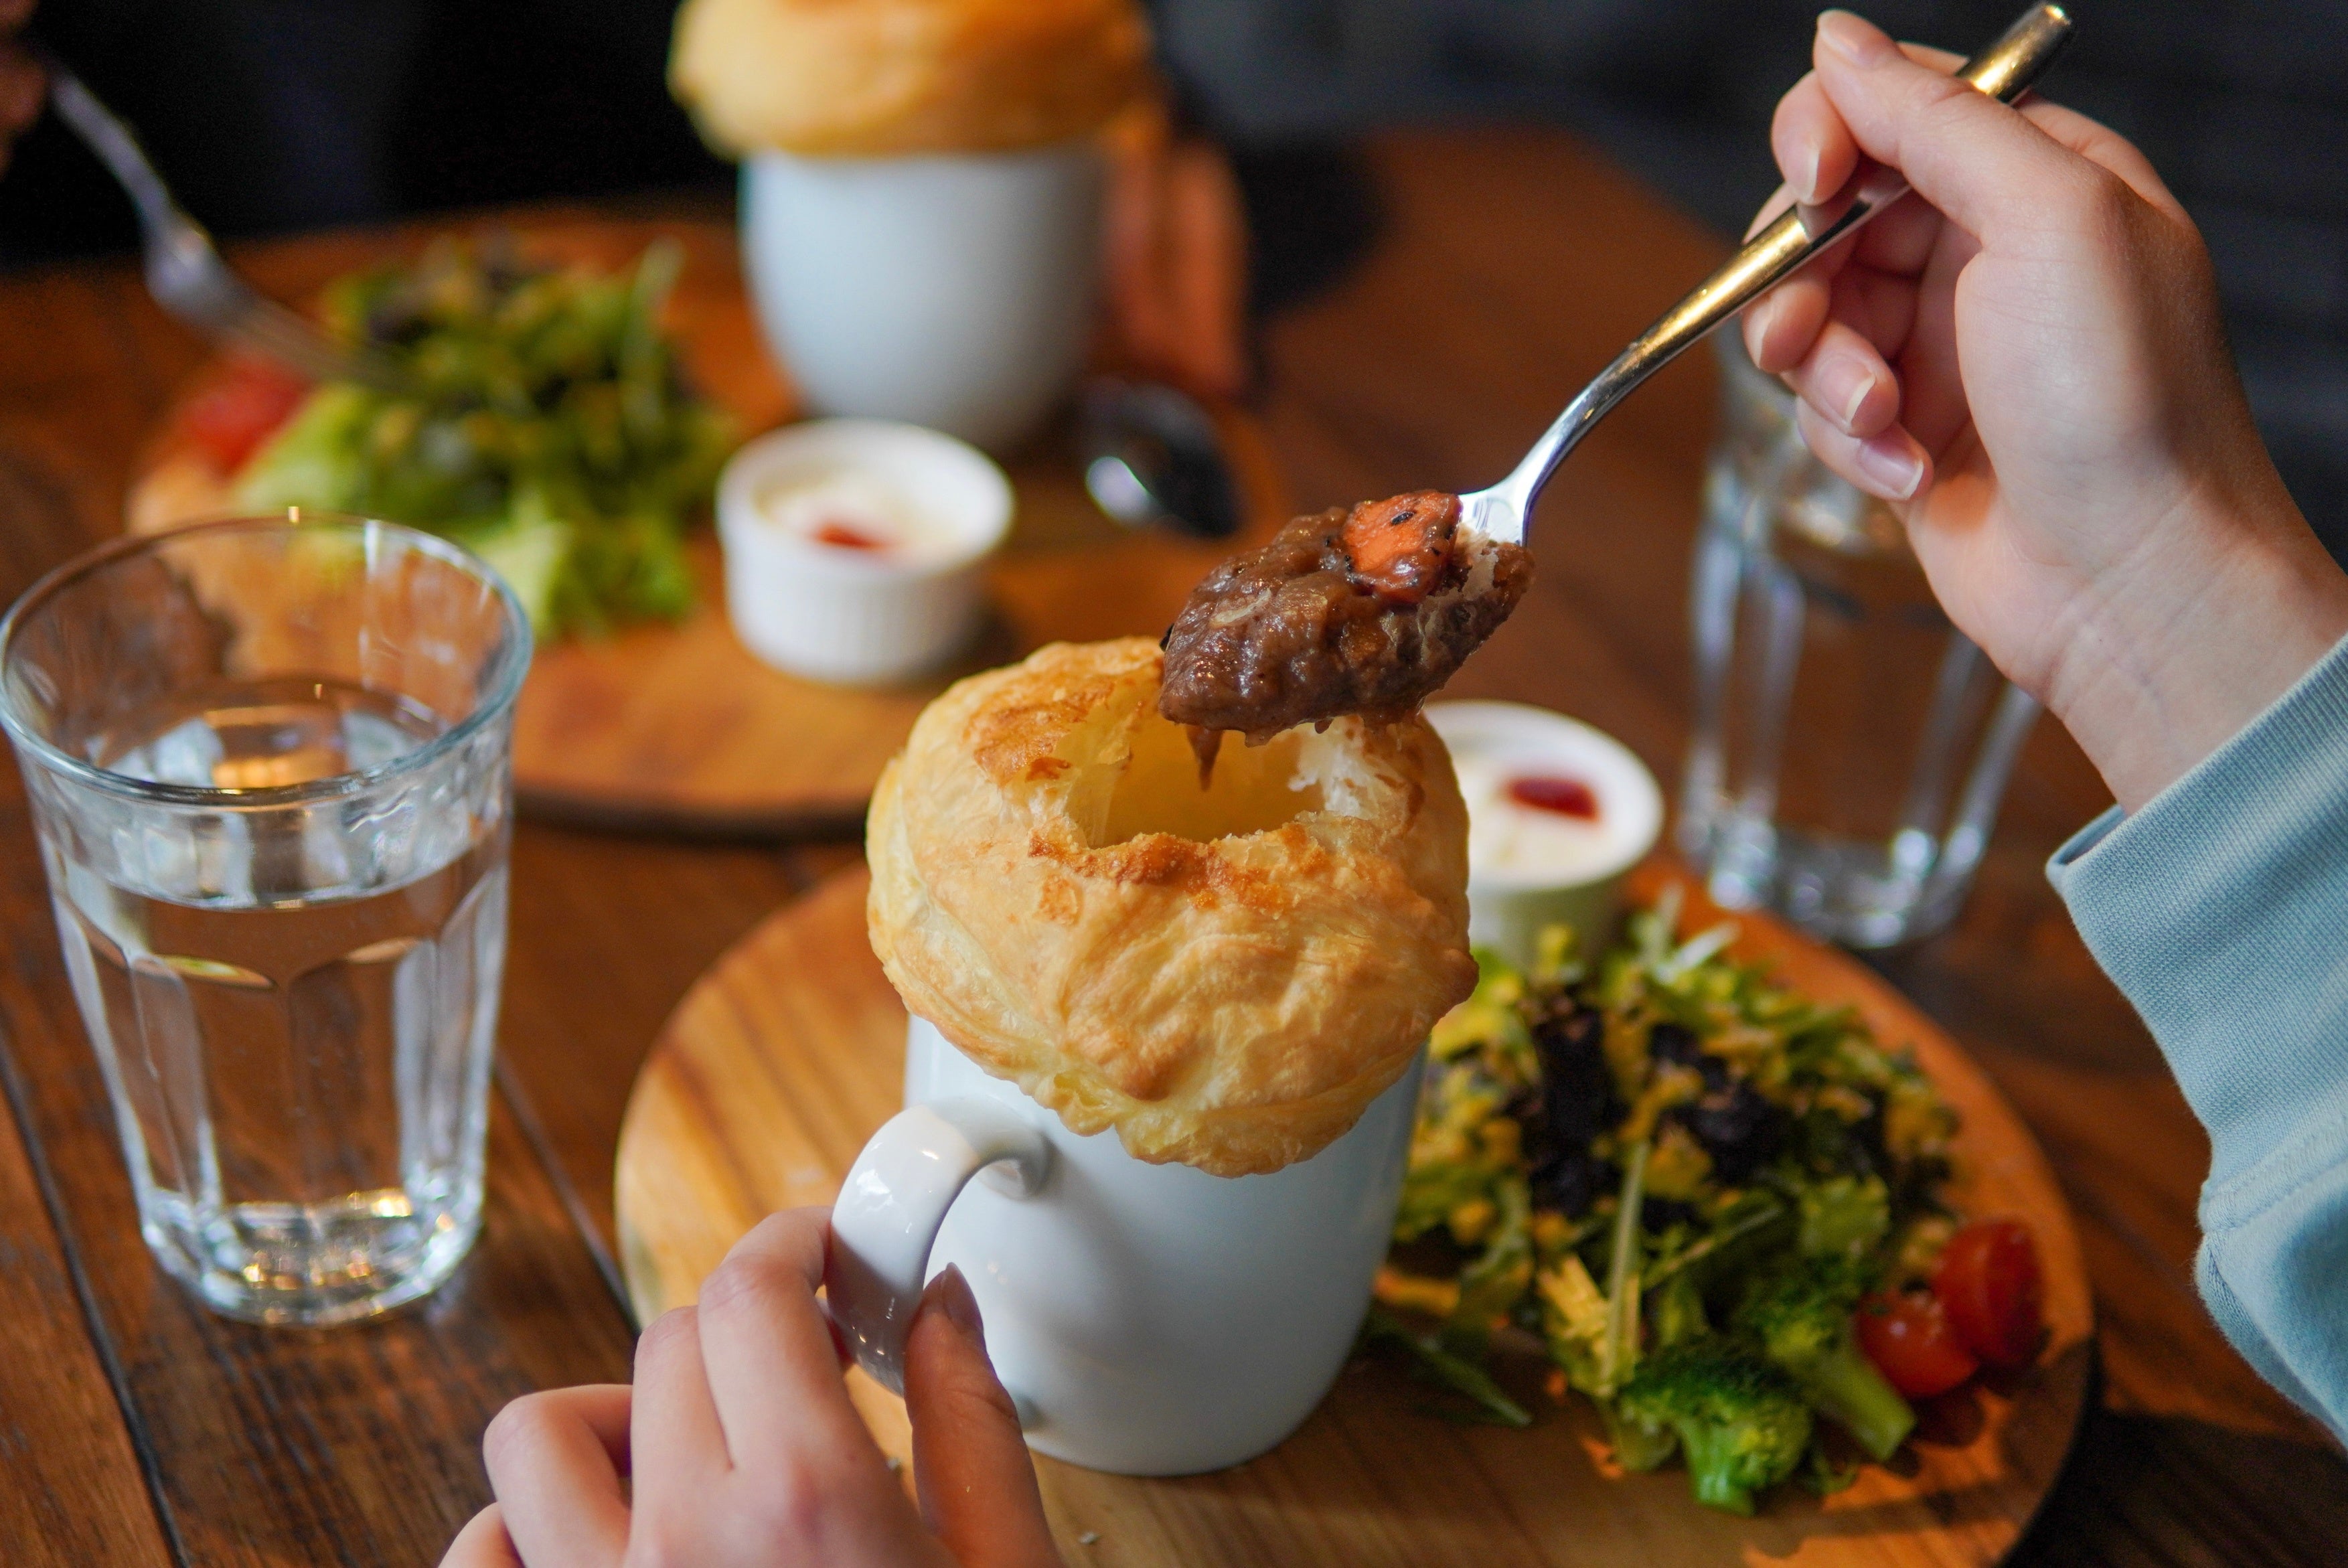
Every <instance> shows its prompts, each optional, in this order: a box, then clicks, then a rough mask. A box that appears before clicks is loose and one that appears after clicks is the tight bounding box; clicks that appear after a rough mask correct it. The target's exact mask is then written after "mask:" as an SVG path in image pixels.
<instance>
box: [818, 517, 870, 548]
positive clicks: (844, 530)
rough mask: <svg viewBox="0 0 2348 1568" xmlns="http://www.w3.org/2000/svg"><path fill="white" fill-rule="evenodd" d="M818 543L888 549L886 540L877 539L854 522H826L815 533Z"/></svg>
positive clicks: (844, 546)
mask: <svg viewBox="0 0 2348 1568" xmlns="http://www.w3.org/2000/svg"><path fill="white" fill-rule="evenodd" d="M813 537H814V539H815V542H817V543H818V544H830V545H836V546H838V547H839V549H842V550H886V549H888V548H889V543H888V542H887V541H886V540H882V539H876V538H874V537H873V536H872V535H871V534H869V533H867V532H865V531H863V530H862V529H860V528H858V527H857V526H856V525H855V524H853V523H847V522H839V521H831V522H826V523H824V524H823V525H822V526H820V527H819V528H818V529H817V530H816V531H815V533H814V535H813Z"/></svg>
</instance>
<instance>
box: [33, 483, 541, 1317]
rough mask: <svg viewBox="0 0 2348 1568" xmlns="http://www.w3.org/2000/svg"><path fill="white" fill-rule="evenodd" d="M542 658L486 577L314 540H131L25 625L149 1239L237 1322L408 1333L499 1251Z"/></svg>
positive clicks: (75, 954)
mask: <svg viewBox="0 0 2348 1568" xmlns="http://www.w3.org/2000/svg"><path fill="white" fill-rule="evenodd" d="M529 664H530V625H529V622H528V620H527V619H526V618H525V617H524V615H523V614H522V613H521V609H520V604H519V603H517V602H516V601H515V599H514V596H513V594H512V593H511V592H510V590H508V589H507V588H506V586H505V585H504V583H501V582H500V581H499V579H498V578H497V576H496V575H495V574H494V573H491V572H490V571H489V568H488V567H486V566H484V565H483V564H482V563H481V562H479V561H477V560H475V559H474V558H473V557H472V556H470V555H469V554H467V553H466V552H463V551H461V550H459V549H458V548H456V547H455V546H453V545H450V544H448V543H446V542H442V541H440V540H438V539H435V538H433V537H431V536H430V535H427V534H423V533H418V532H416V531H412V530H409V529H405V528H399V527H396V526H394V525H391V524H388V523H381V522H368V521H358V520H356V519H349V518H338V517H328V518H321V517H318V516H316V515H315V514H310V515H307V516H304V515H303V514H301V513H298V512H297V513H293V514H289V515H285V516H279V517H273V518H261V519H251V520H243V521H228V522H220V523H209V524H204V525H201V526H199V527H195V528H191V529H185V530H181V531H176V532H172V533H168V534H161V535H157V536H153V537H148V538H134V539H125V540H121V541H118V542H115V543H113V544H111V545H108V546H107V547H106V548H104V549H101V550H98V551H97V552H94V553H92V554H89V555H87V556H84V557H83V558H82V559H80V560H78V561H76V562H72V563H70V564H68V565H67V566H65V567H62V568H60V569H59V570H57V572H54V573H50V574H49V575H48V576H47V577H46V578H44V579H43V580H42V581H41V582H40V583H37V584H36V585H35V586H34V587H33V589H32V590H31V591H30V592H29V593H26V595H25V597H24V598H23V599H22V600H21V601H19V602H18V603H17V604H16V607H15V609H14V610H13V611H12V612H10V614H9V615H8V618H7V621H6V622H5V624H0V722H5V725H6V727H7V730H8V735H9V738H10V739H11V740H12V741H13V742H14V743H15V748H16V757H17V761H18V765H19V766H20V767H21V768H22V769H23V771H24V775H25V782H26V789H27V791H28V792H29V794H30V797H31V800H32V807H33V819H34V822H35V826H36V830H37V831H38V833H39V836H40V842H41V851H42V856H43V860H44V862H45V864H46V868H47V872H48V881H49V892H50V896H51V899H52V902H53V903H55V905H56V910H57V929H58V933H59V934H60V936H61V938H62V939H63V943H64V947H65V957H66V965H67V971H68V972H69V973H70V975H71V976H72V980H73V987H74V994H75V996H76V998H77V1000H78V1001H79V1003H80V1005H81V1013H82V1019H83V1022H84V1024H85V1025H86V1026H88V1030H89V1036H90V1042H91V1044H92V1046H93V1047H95V1048H96V1050H97V1054H98V1063H99V1066H100V1067H101V1068H102V1069H103V1070H104V1073H105V1077H106V1083H107V1088H108V1091H109V1092H110V1093H111V1095H112V1097H113V1100H114V1110H115V1116H116V1119H117V1122H118V1128H119V1131H120V1134H121V1138H122V1149H123V1155H124V1158H125V1159H126V1160H127V1161H128V1162H129V1169H130V1181H131V1185H132V1187H133V1189H134V1190H135V1191H136V1193H137V1197H138V1202H139V1225H140V1228H141V1229H142V1231H143V1232H144V1233H145V1235H146V1238H147V1243H148V1245H149V1247H151V1248H152V1249H153V1250H154V1253H155V1255H156V1257H157V1258H158V1259H159V1260H160V1262H161V1263H162V1265H163V1267H164V1268H165V1269H166V1270H167V1271H169V1272H170V1274H172V1275H173V1276H175V1277H176V1278H178V1279H180V1281H181V1282H183V1283H184V1284H187V1285H188V1287H189V1288H190V1289H191V1290H193V1291H194V1292H195V1293H196V1294H197V1295H199V1296H201V1298H202V1299H203V1300H204V1301H205V1302H206V1303H208V1304H209V1305H211V1306H212V1307H213V1308H215V1309H216V1310H218V1311H220V1312H222V1313H225V1314H227V1315H230V1316H232V1317H240V1318H244V1319H247V1320H250V1321H253V1322H259V1323H277V1324H308V1325H319V1324H329V1323H338V1322H344V1321H346V1320H349V1319H352V1318H356V1317H362V1316H366V1315H369V1314H373V1313H377V1312H382V1311H385V1310H386V1309H387V1308H390V1307H393V1306H396V1305H399V1304H400V1303H402V1302H405V1301H411V1300H413V1299H415V1298H416V1297H417V1296H420V1295H424V1294H425V1293H426V1292H427V1291H430V1290H431V1289H433V1288H434V1287H435V1286H436V1285H438V1284H440V1282H441V1281H443V1280H444V1279H446V1278H448V1274H450V1272H451V1271H453V1270H454V1269H455V1268H456V1266H457V1264H458V1261H459V1260H460V1259H461V1258H462V1257H463V1256H464V1254H465V1253H466V1251H467V1249H468V1248H469V1247H470V1246H471V1244H472V1242H473V1238H474V1236H475V1234H476V1233H478V1232H479V1227H480V1217H481V1191H482V1159H483V1151H484V1142H485V1134H486V1131H487V1128H488V1104H489V1100H488V1095H489V1056H490V1043H491V1039H492V1037H493V1035H494V1032H495V1028H496V1021H497V1011H498V985H499V975H500V972H501V970H502V968H503V965H504V957H505V934H506V851H507V844H508V840H509V835H510V820H511V816H512V805H511V801H512V785H511V778H510V769H509V765H508V754H509V749H510V739H511V733H512V717H513V703H514V696H515V693H516V692H517V691H518V690H519V689H520V685H521V678H522V675H523V673H524V672H525V670H526V669H527V668H528V666H529Z"/></svg>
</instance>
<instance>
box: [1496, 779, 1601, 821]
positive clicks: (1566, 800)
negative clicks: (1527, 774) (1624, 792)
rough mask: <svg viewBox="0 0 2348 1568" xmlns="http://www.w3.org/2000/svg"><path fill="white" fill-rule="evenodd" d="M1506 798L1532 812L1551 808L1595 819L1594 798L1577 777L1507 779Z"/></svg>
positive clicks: (1582, 817) (1562, 814)
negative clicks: (1507, 792)
mask: <svg viewBox="0 0 2348 1568" xmlns="http://www.w3.org/2000/svg"><path fill="white" fill-rule="evenodd" d="M1509 799H1511V800H1514V801H1515V802H1516V803H1517V804H1518V805H1519V806H1530V807H1531V808H1532V809H1533V810H1536V811H1555V812H1556V813H1557V814H1558V815H1559V816H1560V817H1579V818H1581V820H1583V821H1585V822H1594V821H1596V820H1598V797H1597V796H1596V795H1595V794H1594V793H1592V792H1591V788H1590V786H1589V785H1587V784H1584V783H1583V782H1582V781H1581V779H1509Z"/></svg>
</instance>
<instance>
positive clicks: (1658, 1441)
mask: <svg viewBox="0 0 2348 1568" xmlns="http://www.w3.org/2000/svg"><path fill="white" fill-rule="evenodd" d="M1598 1410H1599V1413H1600V1414H1601V1415H1602V1416H1604V1417H1605V1418H1606V1436H1607V1439H1608V1440H1609V1441H1610V1442H1612V1444H1613V1445H1614V1462H1615V1463H1616V1464H1618V1465H1621V1466H1622V1468H1623V1469H1624V1470H1636V1471H1640V1472H1644V1471H1647V1470H1661V1469H1662V1468H1663V1461H1664V1460H1668V1459H1670V1458H1671V1457H1672V1456H1673V1454H1675V1453H1677V1452H1679V1449H1680V1438H1679V1434H1678V1433H1677V1432H1674V1431H1673V1430H1672V1429H1671V1428H1670V1426H1669V1425H1667V1424H1665V1423H1664V1422H1662V1421H1655V1420H1650V1419H1648V1418H1645V1417H1644V1416H1634V1415H1632V1414H1629V1413H1627V1412H1625V1411H1624V1410H1623V1408H1622V1401H1621V1400H1619V1399H1601V1400H1599V1401H1598Z"/></svg>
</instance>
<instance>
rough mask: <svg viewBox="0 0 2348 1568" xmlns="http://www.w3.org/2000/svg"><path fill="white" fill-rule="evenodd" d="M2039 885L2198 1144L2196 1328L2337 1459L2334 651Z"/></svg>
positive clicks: (2338, 705)
mask: <svg viewBox="0 0 2348 1568" xmlns="http://www.w3.org/2000/svg"><path fill="white" fill-rule="evenodd" d="M2047 874H2048V876H2049V877H2051V878H2052V879H2053V881H2054V883H2055V889H2056V891H2057V892H2060V893H2061V894H2062V896H2063V900H2064V902H2065V903H2066V904H2068V905H2069V906H2070V910H2071V918H2072V919H2073V920H2074V921H2075V922H2076V923H2077V924H2078V927H2079V934H2080V935H2082V936H2083V937H2085V939H2086V943H2087V946H2088V948H2089V949H2090V950H2091V951H2092V952H2093V953H2094V954H2095V955H2096V961H2097V962H2098V963H2100V964H2101V965H2103V966H2104V970H2105V972H2106V974H2108V975H2111V977H2112V979H2113V980H2114V981H2115V982H2116V984H2117V985H2119V988H2120V989H2121V990H2122V991H2124V992H2126V993H2127V998H2128V1000H2129V1001H2131V1002H2133V1003H2134V1004H2136V1008H2137V1012H2139V1013H2141V1014H2142V1015H2143V1016H2144V1020H2145V1022H2146V1024H2147V1025H2148V1026H2150V1027H2151V1029H2152V1033H2153V1037H2154V1038H2155V1039H2157V1040H2158V1041H2159V1042H2160V1048H2161V1050H2162V1052H2163V1053H2164V1054H2166V1055H2167V1057H2168V1065H2169V1067H2170V1068H2171V1069H2173V1070H2174V1071H2175V1072H2176V1074H2177V1081H2178V1084H2179V1086H2180V1087H2182V1088H2183V1089H2184V1090H2185V1098H2186V1099H2187V1100H2188V1101H2189V1102H2190V1103H2191V1105H2192V1107H2193V1110H2194V1114H2196V1115H2197V1116H2199V1118H2200V1119H2201V1122H2202V1125H2204V1126H2205V1127H2207V1128H2208V1129H2209V1142H2210V1150H2211V1156H2210V1169H2209V1181H2208V1183H2207V1184H2206V1185H2205V1186H2204V1187H2203V1188H2202V1190H2201V1231H2202V1241H2201V1252H2200V1256H2199V1260H2198V1262H2197V1264H2196V1269H2195V1273H2196V1275H2197V1277H2198V1279H2199V1283H2200V1286H2201V1294H2202V1296H2203V1298H2204V1299H2205V1300H2206V1301H2207V1302H2208V1303H2209V1311H2210V1314H2211V1315H2213V1316H2214V1317H2216V1318H2217V1320H2218V1326H2219V1327H2220V1328H2222V1329H2224V1330H2225V1333H2226V1337H2227V1338H2228V1339H2230V1340H2231V1341H2233V1343H2234V1346H2235V1347H2236V1348H2237V1349H2239V1350H2240V1351H2241V1353H2242V1355H2243V1356H2244V1357H2245V1358H2247V1359H2248V1360H2249V1361H2250V1365H2251V1366H2253V1367H2257V1368H2258V1370H2259V1371H2260V1374H2262V1375H2263V1376H2264V1377H2266V1378H2267V1380H2268V1381H2269V1382H2271V1383H2272V1384H2274V1386H2275V1387H2278V1388H2280V1389H2281V1390H2282V1391H2283V1392H2284V1393H2285V1394H2287V1395H2289V1396H2290V1397H2291V1399H2292V1400H2294V1401H2295V1402H2297V1403H2298V1404H2299V1405H2300V1406H2301V1407H2302V1408H2305V1409H2306V1410H2307V1411H2309V1412H2310V1413H2311V1414H2312V1415H2313V1416H2315V1417H2316V1418H2317V1419H2319V1420H2321V1421H2322V1422H2323V1424H2324V1425H2325V1426H2327V1427H2329V1428H2330V1429H2332V1431H2333V1434H2334V1435H2335V1436H2337V1437H2340V1438H2341V1439H2343V1440H2348V641H2343V643H2342V644H2341V645H2339V646H2337V647H2334V648H2333V650H2332V652H2331V653H2330V654H2328V655H2325V656H2324V658H2323V660H2322V663H2320V664H2318V665H2316V666H2315V668H2313V669H2312V670H2311V671H2309V672H2308V673H2307V675H2306V676H2305V677H2303V678H2302V680H2301V681H2300V683H2299V684H2298V685H2297V686H2293V687H2292V688H2291V690H2290V691H2289V692H2287V693H2285V694H2284V695H2283V696H2282V697H2281V699H2280V700H2278V701H2277V702H2276V703H2275V705H2274V706H2273V707H2270V708H2269V709H2267V711H2266V712H2265V713H2263V714H2261V715H2260V717H2258V718H2257V719H2256V720H2255V721H2254V722H2253V723H2252V724H2251V725H2250V727H2249V728H2247V729H2245V730H2244V731H2242V733H2241V734H2240V735H2238V736H2236V737H2235V738H2233V739H2232V740H2230V741H2229V742H2228V743H2227V744H2226V745H2225V746H2224V747H2223V748H2220V749H2219V750H2218V751H2217V752H2216V753H2215V754H2214V755H2212V756H2211V757H2209V758H2208V759H2206V760H2205V761H2203V762H2202V764H2201V765H2200V766H2199V767H2198V768H2196V769H2194V770H2193V771H2192V772H2190V773H2188V774H2187V775H2186V776H2185V777H2184V778H2182V779H2178V781H2177V782H2176V783H2174V784H2172V785H2170V786H2169V787H2168V789H2166V790H2164V791H2162V792H2161V793H2160V795H2158V796H2157V797H2156V798H2155V799H2153V800H2152V801H2150V802H2149V803H2148V804H2147V805H2146V806H2145V807H2144V808H2143V809H2142V810H2138V811H2137V813H2136V814H2135V815H2134V816H2132V817H2125V818H2124V817H2122V816H2121V814H2120V813H2119V812H2118V811H2117V810H2112V811H2109V812H2106V814H2105V815H2104V816H2103V817H2102V818H2100V819H2098V820H2096V822H2094V823H2093V824H2091V825H2090V826H2089V827H2087V828H2086V829H2085V830H2084V831H2082V832H2081V833H2080V834H2079V835H2078V836H2077V837H2075V838H2074V839H2073V840H2072V841H2070V842H2069V843H2067V844H2065V845H2064V846H2063V848H2062V849H2061V850H2060V851H2057V852H2056V853H2055V859H2054V860H2053V861H2052V862H2050V863H2049V865H2048V867H2047Z"/></svg>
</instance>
